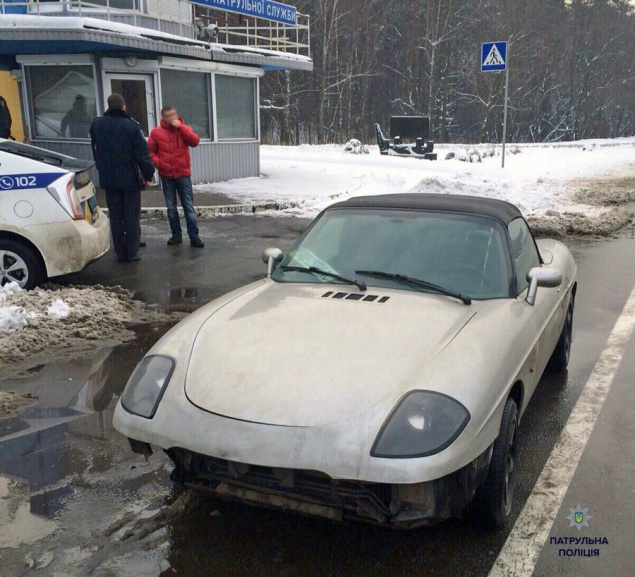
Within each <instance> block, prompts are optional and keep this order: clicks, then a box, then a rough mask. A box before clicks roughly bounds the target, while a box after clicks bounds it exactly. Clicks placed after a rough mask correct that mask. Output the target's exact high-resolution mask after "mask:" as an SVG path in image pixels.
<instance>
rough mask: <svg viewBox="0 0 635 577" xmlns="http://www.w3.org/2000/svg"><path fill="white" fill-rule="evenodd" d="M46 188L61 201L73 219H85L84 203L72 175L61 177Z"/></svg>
mask: <svg viewBox="0 0 635 577" xmlns="http://www.w3.org/2000/svg"><path fill="white" fill-rule="evenodd" d="M46 190H48V192H49V194H50V195H51V196H52V197H53V198H54V199H55V200H56V201H57V202H59V203H60V205H61V207H62V208H63V209H64V210H65V211H66V212H67V213H68V214H69V215H70V217H71V218H72V219H73V220H83V219H84V212H83V211H82V203H81V201H80V200H79V196H78V195H77V191H76V190H75V187H74V186H73V177H72V176H68V177H66V178H65V179H59V180H58V181H56V182H54V183H53V184H52V185H51V186H49V187H48V188H47V189H46Z"/></svg>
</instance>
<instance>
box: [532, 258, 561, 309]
mask: <svg viewBox="0 0 635 577" xmlns="http://www.w3.org/2000/svg"><path fill="white" fill-rule="evenodd" d="M527 280H528V281H529V290H528V291H527V303H528V304H530V305H531V306H532V307H533V306H534V304H536V293H537V292H538V287H545V288H556V287H559V286H560V285H561V284H562V274H561V273H560V272H559V271H557V270H556V269H555V268H548V267H540V266H537V267H535V268H532V269H531V270H530V271H529V272H528V273H527Z"/></svg>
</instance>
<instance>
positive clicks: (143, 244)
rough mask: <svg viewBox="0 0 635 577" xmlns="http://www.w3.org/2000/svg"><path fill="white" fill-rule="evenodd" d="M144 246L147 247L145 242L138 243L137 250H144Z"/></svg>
mask: <svg viewBox="0 0 635 577" xmlns="http://www.w3.org/2000/svg"><path fill="white" fill-rule="evenodd" d="M146 246H148V245H147V244H146V243H145V242H143V241H141V242H140V243H139V248H145V247H146Z"/></svg>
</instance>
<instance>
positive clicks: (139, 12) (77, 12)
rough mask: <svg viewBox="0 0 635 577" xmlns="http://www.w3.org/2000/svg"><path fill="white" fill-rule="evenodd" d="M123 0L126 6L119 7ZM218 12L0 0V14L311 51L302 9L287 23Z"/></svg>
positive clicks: (141, 1)
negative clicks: (77, 19) (78, 19)
mask: <svg viewBox="0 0 635 577" xmlns="http://www.w3.org/2000/svg"><path fill="white" fill-rule="evenodd" d="M126 3H129V5H130V7H129V8H127V7H123V5H125V4H126ZM184 5H185V6H187V7H188V8H189V9H190V10H189V14H187V15H186V14H185V13H184V14H183V16H182V17H178V16H169V14H170V9H172V10H174V9H175V8H177V10H182V9H183V7H184ZM186 11H187V9H186ZM220 12H222V11H220ZM222 13H223V15H224V17H223V18H216V17H215V16H214V15H215V14H218V12H217V11H216V10H213V9H207V11H206V14H201V13H199V14H198V15H197V16H196V18H195V17H194V5H193V4H186V3H184V2H179V1H178V0H102V1H98V0H93V1H92V2H90V1H87V0H59V1H48V2H40V0H0V15H3V14H28V15H37V16H42V17H46V16H86V17H90V18H98V19H103V20H107V21H110V22H118V23H122V24H130V25H132V26H139V27H141V28H148V29H150V30H156V31H159V32H167V33H170V34H175V35H177V36H182V37H184V38H192V39H195V38H198V39H200V40H204V41H208V42H210V43H214V44H221V45H227V46H247V47H251V48H254V49H263V50H271V51H276V52H284V53H287V54H296V55H301V56H308V57H310V56H311V48H310V41H311V28H310V17H309V16H308V15H306V14H299V13H298V22H297V24H296V25H287V24H279V23H277V22H270V21H268V20H263V19H258V18H248V17H241V18H240V19H238V20H236V19H235V18H232V16H233V15H231V14H228V13H225V12H222ZM223 21H224V22H223ZM234 21H237V22H239V23H238V24H235V23H234ZM201 22H203V26H201ZM219 22H220V24H219ZM210 27H211V28H210ZM212 32H213V33H212Z"/></svg>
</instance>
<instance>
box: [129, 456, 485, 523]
mask: <svg viewBox="0 0 635 577" xmlns="http://www.w3.org/2000/svg"><path fill="white" fill-rule="evenodd" d="M133 449H134V447H133ZM138 449H139V447H137V450H138ZM138 452H139V451H138ZM166 453H167V454H168V456H169V457H170V459H171V460H172V462H173V463H174V465H175V468H174V471H173V473H172V480H173V481H174V482H176V483H179V484H182V485H184V486H187V487H190V488H193V489H196V490H203V491H208V492H211V493H213V494H215V495H217V496H219V497H221V498H225V499H232V500H239V501H241V502H245V503H250V504H254V505H259V506H265V507H272V508H277V509H284V510H289V511H293V512H296V513H302V514H308V515H312V516H317V517H323V518H327V519H331V520H335V521H344V520H357V521H366V522H371V523H377V524H381V525H389V526H393V527H397V528H414V527H419V526H427V525H434V524H435V523H439V522H441V521H444V520H446V519H449V518H452V517H461V516H462V515H463V513H464V511H465V508H466V507H467V505H468V504H469V503H470V502H471V501H472V499H473V497H474V493H475V491H476V489H477V488H478V487H479V486H480V485H481V484H482V483H483V482H484V481H485V477H486V475H487V469H488V466H489V461H490V457H491V448H490V449H488V450H487V451H485V452H484V453H483V454H482V455H480V456H479V457H478V458H477V459H475V460H474V461H473V462H472V463H470V464H469V465H467V466H465V467H463V468H461V469H459V470H458V471H455V472H454V473H452V474H450V475H447V476H446V477H443V478H440V479H435V480H433V481H428V482H425V483H415V484H401V485H390V484H384V483H369V482H361V481H354V480H340V479H332V478H331V477H329V476H328V475H325V474H323V473H319V472H315V471H300V470H294V469H281V468H273V467H261V466H254V465H247V464H244V463H235V462H232V461H226V460H223V459H217V458H214V457H208V456H205V455H201V454H198V453H194V452H192V451H188V450H185V449H180V448H173V449H169V450H167V451H166Z"/></svg>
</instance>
